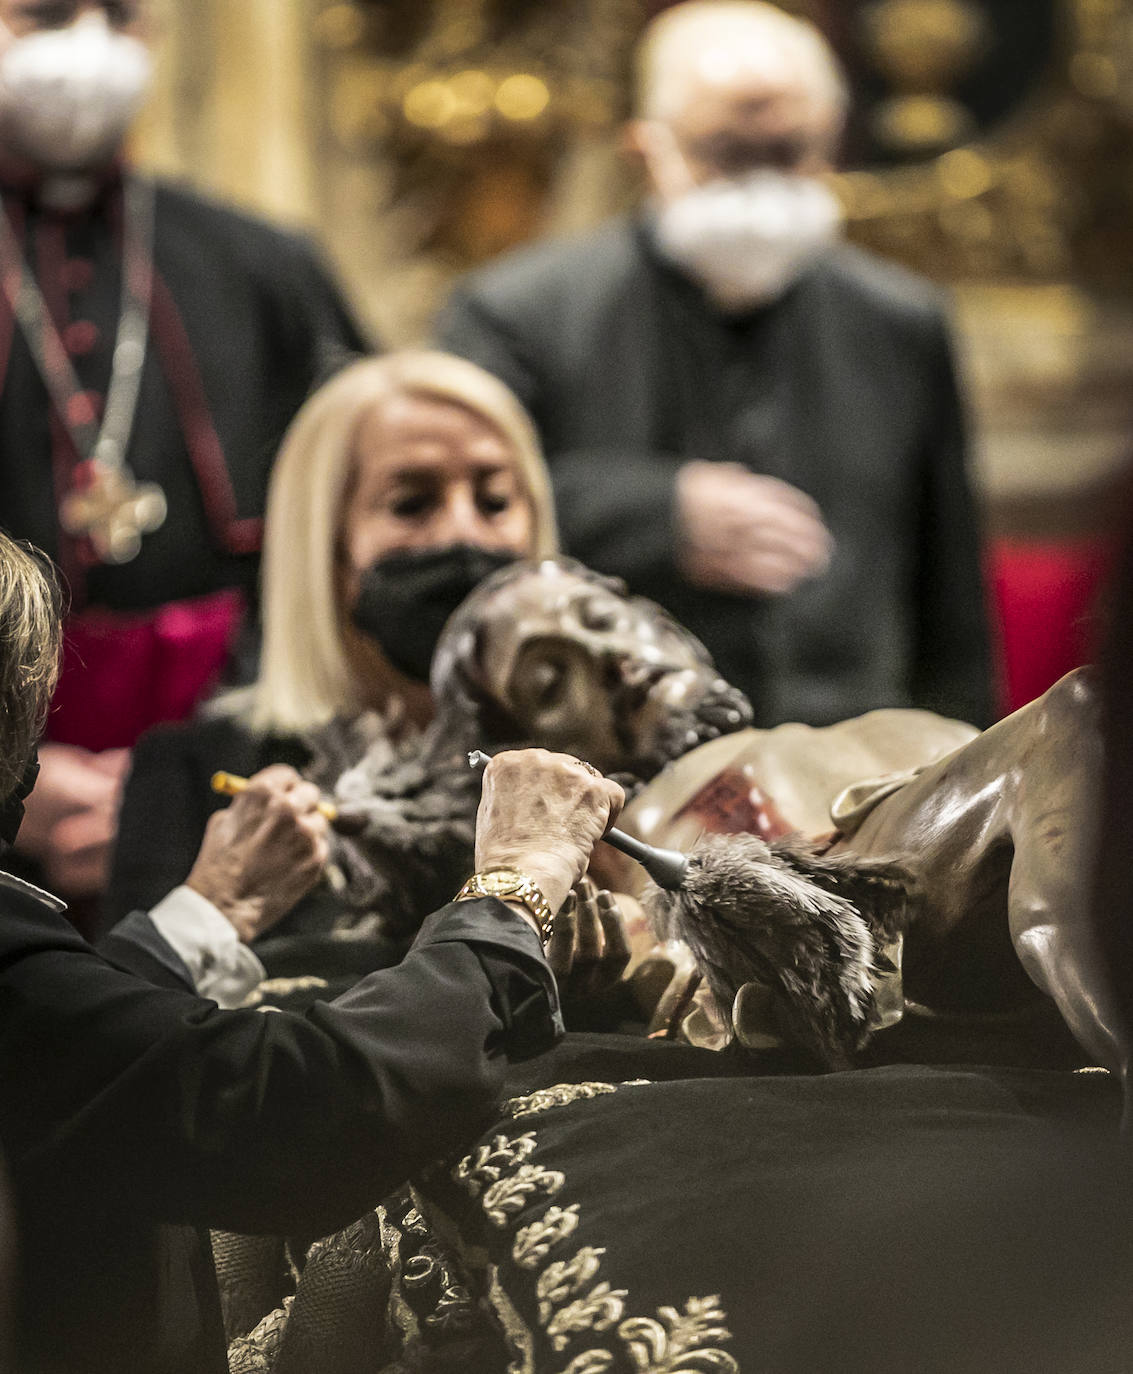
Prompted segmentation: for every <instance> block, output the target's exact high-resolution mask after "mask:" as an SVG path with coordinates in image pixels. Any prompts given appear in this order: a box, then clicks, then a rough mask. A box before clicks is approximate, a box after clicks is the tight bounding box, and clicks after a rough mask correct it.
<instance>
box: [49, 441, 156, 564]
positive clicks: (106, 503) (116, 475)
mask: <svg viewBox="0 0 1133 1374" xmlns="http://www.w3.org/2000/svg"><path fill="white" fill-rule="evenodd" d="M167 510H168V507H167V504H166V500H165V493H164V492H163V491H162V489H161V488H160V487H159V486H158V485H157V483H156V482H136V481H135V480H134V478H133V476H132V475H131V474H130V473H129V472H128V471H126V470H123V469H122V468H118V467H108V466H107V465H106V464H105V463H99V462H97V461H94V460H92V461H90V462H87V463H82V464H80V465H79V466H78V467H77V468H76V469H75V485H74V487H72V489H71V490H70V491H69V492H68V493H67V494H66V495H65V496H64V497H63V500H62V502H61V503H60V506H59V523H60V524H61V525H62V526H63V528H64V529H65V530H66V531H67V533H68V534H70V535H74V536H75V537H76V538H86V539H89V540H90V543H91V547H92V548H93V549H94V552H95V556H96V557H97V558H98V560H99V562H100V563H129V562H130V561H131V559H134V558H136V557H137V556H138V554H139V552H140V551H141V547H142V535H144V534H152V533H153V532H154V530H157V529H160V528H161V526H162V525H163V524H164V523H165V516H166V512H167Z"/></svg>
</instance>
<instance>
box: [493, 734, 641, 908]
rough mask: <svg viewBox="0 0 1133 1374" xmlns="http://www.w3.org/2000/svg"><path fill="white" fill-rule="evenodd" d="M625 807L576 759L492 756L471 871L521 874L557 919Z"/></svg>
mask: <svg viewBox="0 0 1133 1374" xmlns="http://www.w3.org/2000/svg"><path fill="white" fill-rule="evenodd" d="M624 804H625V794H624V793H623V792H622V789H621V788H620V787H619V786H618V785H617V784H616V783H613V782H610V780H609V779H608V778H604V777H602V776H601V774H600V773H596V772H594V771H593V770H591V769H590V768H588V767H587V765H586V764H584V763H580V762H579V761H578V759H574V758H570V757H568V756H567V755H565V754H550V753H548V752H547V751H546V750H545V749H524V750H519V751H511V752H509V753H506V754H497V755H496V756H495V758H493V759H492V761H491V762H490V763H489V764H488V766H487V768H486V769H485V770H484V790H483V793H482V795H481V798H480V810H479V811H478V813H477V815H476V867H477V869H485V868H517V869H519V870H520V872H522V873H525V874H526V875H527V876H528V877H529V878H531V879H532V880H533V881H534V882H536V883H537V884H538V885H539V887H540V888H541V890H542V892H543V895H544V897H546V899H547V902H548V904H549V905H550V908H551V910H552V911H558V910H559V908H560V907H561V906H562V904H563V903H564V902H565V901H566V898H567V894H568V893H569V892H570V890H571V888H572V887H573V886H574V885H575V883H577V882H578V880H579V879H580V878H581V877H582V875H583V873H585V871H586V866H587V864H588V863H589V862H590V851H591V850H592V849H593V848H594V846H595V845H596V844H597V843H598V841H599V840H600V839H601V838H602V836H603V835H604V834H605V833H606V831H607V830H608V829H609V828H610V826H611V825H612V824H613V823H614V821H615V819H616V818H617V815H618V812H619V811H620V810H621V809H622V807H623V806H624Z"/></svg>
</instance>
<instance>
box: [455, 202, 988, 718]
mask: <svg viewBox="0 0 1133 1374" xmlns="http://www.w3.org/2000/svg"><path fill="white" fill-rule="evenodd" d="M438 338H439V340H440V342H441V343H442V344H443V345H444V346H445V347H447V348H450V349H452V350H454V351H455V352H457V353H461V354H463V355H465V356H466V357H468V358H471V359H473V360H474V361H476V362H478V363H480V364H481V365H483V366H484V367H487V368H488V369H490V370H491V371H493V372H495V373H496V374H497V375H499V376H500V377H502V378H503V380H504V381H506V382H507V383H508V384H509V385H510V386H511V387H512V388H513V389H514V390H515V391H516V393H517V394H518V395H519V397H520V399H521V400H522V401H523V402H524V404H525V405H526V406H527V407H528V408H529V410H530V411H531V413H532V415H533V417H534V420H535V423H536V426H537V427H538V430H539V433H540V435H541V437H542V440H543V445H544V448H545V450H546V453H547V456H548V459H549V462H550V465H551V471H552V475H553V478H554V483H555V495H556V499H557V502H558V510H559V518H560V522H561V526H562V531H563V538H564V542H565V545H566V549H567V551H568V552H569V553H572V554H574V555H575V556H577V557H578V558H580V559H582V560H583V562H585V563H588V564H590V565H591V566H592V567H595V568H597V569H599V570H600V571H603V572H609V573H614V574H617V575H619V576H621V577H624V578H625V579H626V580H627V581H628V583H629V584H630V587H631V588H632V589H633V590H635V591H638V592H642V593H644V594H646V595H648V596H651V597H654V598H655V599H656V600H658V601H660V602H661V603H662V604H663V605H665V606H667V607H668V608H669V609H670V610H671V611H672V612H673V613H674V614H675V615H676V616H677V618H678V619H680V620H681V621H683V622H684V624H686V625H687V626H688V627H689V628H690V629H691V630H693V631H694V632H695V633H696V634H697V635H699V636H700V637H701V639H703V640H704V642H705V643H706V645H707V647H708V649H709V650H710V652H711V653H712V655H713V657H714V658H715V659H716V662H717V664H718V666H719V668H720V670H721V672H722V673H723V675H724V676H725V677H726V678H728V680H729V681H731V682H732V683H734V684H735V685H736V686H738V687H741V688H743V690H744V691H745V692H747V693H748V695H749V696H750V697H751V698H752V703H753V706H754V708H755V723H756V724H757V725H761V726H770V725H775V724H777V723H779V722H781V721H785V720H798V721H805V722H808V723H810V724H812V725H827V724H830V723H831V722H833V721H836V720H839V719H843V718H845V717H847V716H852V715H856V714H858V713H860V712H862V711H866V710H869V709H871V708H873V707H878V706H908V705H916V706H924V707H930V708H932V709H933V710H937V711H940V712H942V713H944V714H946V715H951V716H957V717H960V718H962V719H965V720H970V721H972V722H974V723H976V724H979V725H983V724H986V723H988V722H989V720H990V718H991V714H992V708H991V682H990V670H989V654H988V644H987V631H986V624H985V606H984V591H983V584H982V580H981V573H980V549H979V539H978V537H977V530H976V522H975V517H974V512H973V502H972V496H971V492H970V490H969V487H968V482H967V478H966V476H965V469H964V464H965V442H964V428H963V421H962V416H961V409H960V403H959V398H958V395H957V387H956V378H955V375H954V369H953V358H952V350H951V346H950V343H949V338H948V333H947V329H946V325H945V321H944V317H943V314H942V311H941V307H940V302H939V300H938V298H937V296H936V294H935V293H934V292H933V291H932V290H930V288H928V287H927V285H926V284H924V283H923V282H921V281H919V280H917V279H916V278H913V277H911V276H909V275H908V274H907V273H905V272H903V271H901V270H899V269H897V268H894V267H891V266H888V265H886V264H883V263H881V262H879V261H877V260H876V259H873V258H871V257H868V256H866V255H865V254H863V253H861V252H858V251H856V250H854V249H851V248H840V249H838V250H835V251H832V252H830V253H829V254H828V255H827V256H826V257H824V258H822V259H821V260H820V261H819V262H818V263H816V264H815V265H814V266H813V267H812V268H810V269H809V270H808V272H807V273H806V274H805V275H804V276H803V277H802V278H801V279H800V280H799V281H798V282H797V283H796V284H795V285H794V286H793V287H792V288H791V289H790V290H789V291H788V292H787V294H786V295H785V296H783V297H782V298H781V299H780V300H779V301H777V302H775V303H774V304H772V305H769V306H767V307H766V308H763V309H759V310H756V311H753V312H750V313H747V314H744V315H738V316H725V315H723V314H721V313H720V312H719V311H718V310H716V309H715V308H714V307H713V306H712V305H711V303H710V302H709V300H708V298H707V297H706V296H705V295H704V293H703V292H702V291H701V290H700V288H699V287H698V286H696V285H695V284H694V283H692V282H691V281H689V280H688V279H686V278H685V277H684V276H682V275H681V274H680V273H679V272H677V271H676V270H675V269H674V268H672V267H671V266H669V265H668V264H666V263H665V262H664V261H663V260H662V259H661V258H660V257H659V256H658V255H657V253H656V251H655V250H654V248H653V246H652V242H651V239H650V235H649V232H648V229H647V227H646V225H645V224H644V223H643V222H636V223H635V222H628V221H622V220H618V221H614V222H611V223H610V224H608V225H606V226H604V227H603V228H601V229H599V230H598V231H597V232H596V233H594V234H591V235H589V236H587V237H585V238H582V239H578V240H574V241H569V242H565V243H553V244H550V245H541V246H538V247H535V248H531V249H527V250H524V251H522V252H520V253H517V254H515V255H512V256H510V257H508V258H507V259H505V260H503V261H501V262H499V263H496V264H494V265H492V266H490V267H488V268H486V269H484V270H482V271H481V272H479V273H477V274H475V275H474V276H472V277H470V278H469V279H467V280H466V281H465V282H464V283H463V284H461V285H459V286H458V287H457V289H456V291H455V292H454V294H453V297H452V300H451V302H450V304H449V306H448V308H447V310H446V311H445V312H444V313H443V315H442V317H441V319H440V321H439V325H438ZM691 458H701V459H708V460H719V461H731V462H738V463H742V464H744V465H745V466H747V467H748V468H749V469H751V470H752V471H755V472H761V473H768V474H771V475H773V476H776V477H780V478H782V479H783V480H785V481H787V482H791V483H793V484H794V485H795V486H798V487H800V488H802V490H804V491H805V492H807V493H809V494H810V495H811V496H812V497H813V498H814V500H815V501H816V502H817V503H818V505H819V507H820V508H821V510H822V512H823V515H824V517H825V519H826V522H827V524H828V525H829V526H830V529H831V531H832V532H833V535H834V538H835V540H836V542H837V550H836V553H835V556H834V560H833V563H832V565H831V567H830V570H829V572H828V573H827V574H826V575H825V576H823V577H822V578H820V579H818V580H817V581H814V582H810V583H806V584H804V585H803V586H802V587H800V588H799V589H798V590H797V591H795V592H793V593H792V594H791V595H789V596H786V597H781V598H755V599H752V598H745V597H739V596H728V595H723V594H720V593H715V592H707V591H701V590H699V589H697V588H695V587H693V586H691V585H689V584H688V583H687V582H686V581H685V580H684V578H683V577H682V575H681V572H680V570H679V568H678V567H677V566H676V564H675V562H674V550H675V549H676V547H677V542H678V541H677V534H676V529H675V514H674V480H675V477H676V474H677V470H678V469H679V468H680V466H681V465H682V463H684V462H685V461H686V460H688V459H691Z"/></svg>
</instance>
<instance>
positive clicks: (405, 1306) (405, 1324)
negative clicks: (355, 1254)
mask: <svg viewBox="0 0 1133 1374" xmlns="http://www.w3.org/2000/svg"><path fill="white" fill-rule="evenodd" d="M377 1215H378V1226H379V1227H380V1229H381V1233H382V1250H383V1251H384V1252H385V1257H386V1263H387V1264H388V1265H389V1271H390V1273H391V1274H392V1275H393V1283H392V1285H391V1287H390V1294H389V1313H390V1316H391V1318H392V1319H393V1321H394V1323H395V1325H396V1326H397V1329H398V1331H399V1332H400V1333H401V1339H402V1342H403V1344H406V1345H408V1344H409V1343H410V1342H412V1341H415V1340H417V1339H419V1338H420V1335H421V1332H420V1329H419V1327H418V1325H417V1316H416V1313H415V1312H414V1311H413V1308H412V1307H411V1306H410V1305H409V1302H408V1301H407V1300H406V1297H405V1294H404V1292H403V1291H402V1267H401V1232H400V1231H399V1229H398V1227H397V1226H396V1224H395V1223H394V1221H393V1219H392V1217H391V1216H390V1214H389V1212H388V1211H387V1210H386V1208H385V1207H379V1208H378V1209H377Z"/></svg>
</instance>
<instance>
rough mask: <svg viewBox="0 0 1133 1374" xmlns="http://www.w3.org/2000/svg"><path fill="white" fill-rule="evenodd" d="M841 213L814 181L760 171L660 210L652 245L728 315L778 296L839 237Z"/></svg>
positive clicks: (695, 192)
mask: <svg viewBox="0 0 1133 1374" xmlns="http://www.w3.org/2000/svg"><path fill="white" fill-rule="evenodd" d="M841 225H842V209H841V206H840V205H839V204H838V201H837V200H836V199H835V197H834V195H833V193H832V192H831V191H829V190H828V189H827V187H826V186H825V185H824V183H823V182H821V181H820V180H818V179H817V178H816V177H807V176H800V175H798V174H795V173H788V172H779V171H773V170H761V171H757V172H752V173H751V174H750V175H748V176H746V177H744V178H742V179H741V180H738V181H713V182H709V183H708V184H707V185H705V186H697V187H694V188H693V189H692V190H689V191H685V192H683V194H681V195H679V196H677V197H676V198H675V199H673V200H670V201H668V202H667V203H666V204H664V205H662V206H661V208H660V210H659V212H658V215H657V221H656V235H657V243H658V245H659V247H660V248H661V251H662V252H663V253H664V254H665V256H666V257H667V258H669V259H670V260H671V261H672V262H674V263H675V264H676V265H677V266H678V267H681V268H683V269H684V270H685V271H686V272H688V274H689V275H690V276H691V277H693V278H695V279H696V280H697V281H699V282H700V283H701V285H702V286H703V287H704V289H705V290H706V291H707V292H708V294H709V295H710V296H711V297H712V298H713V300H715V301H717V302H718V303H719V304H720V305H722V306H724V307H725V308H727V309H732V310H742V309H745V308H750V307H752V306H756V305H762V304H766V303H767V302H769V301H772V300H774V299H776V297H778V296H780V295H782V293H783V292H784V291H785V290H786V289H787V287H788V286H790V285H791V284H792V282H794V281H795V280H796V279H797V278H798V277H799V276H800V275H801V273H802V272H803V270H804V269H805V268H806V267H807V265H808V264H809V263H810V262H811V261H813V259H814V258H815V257H817V256H818V254H819V253H820V252H821V251H822V250H823V249H824V248H825V247H827V245H829V244H830V243H832V242H834V240H835V239H836V238H837V237H838V234H839V232H840V229H841Z"/></svg>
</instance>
